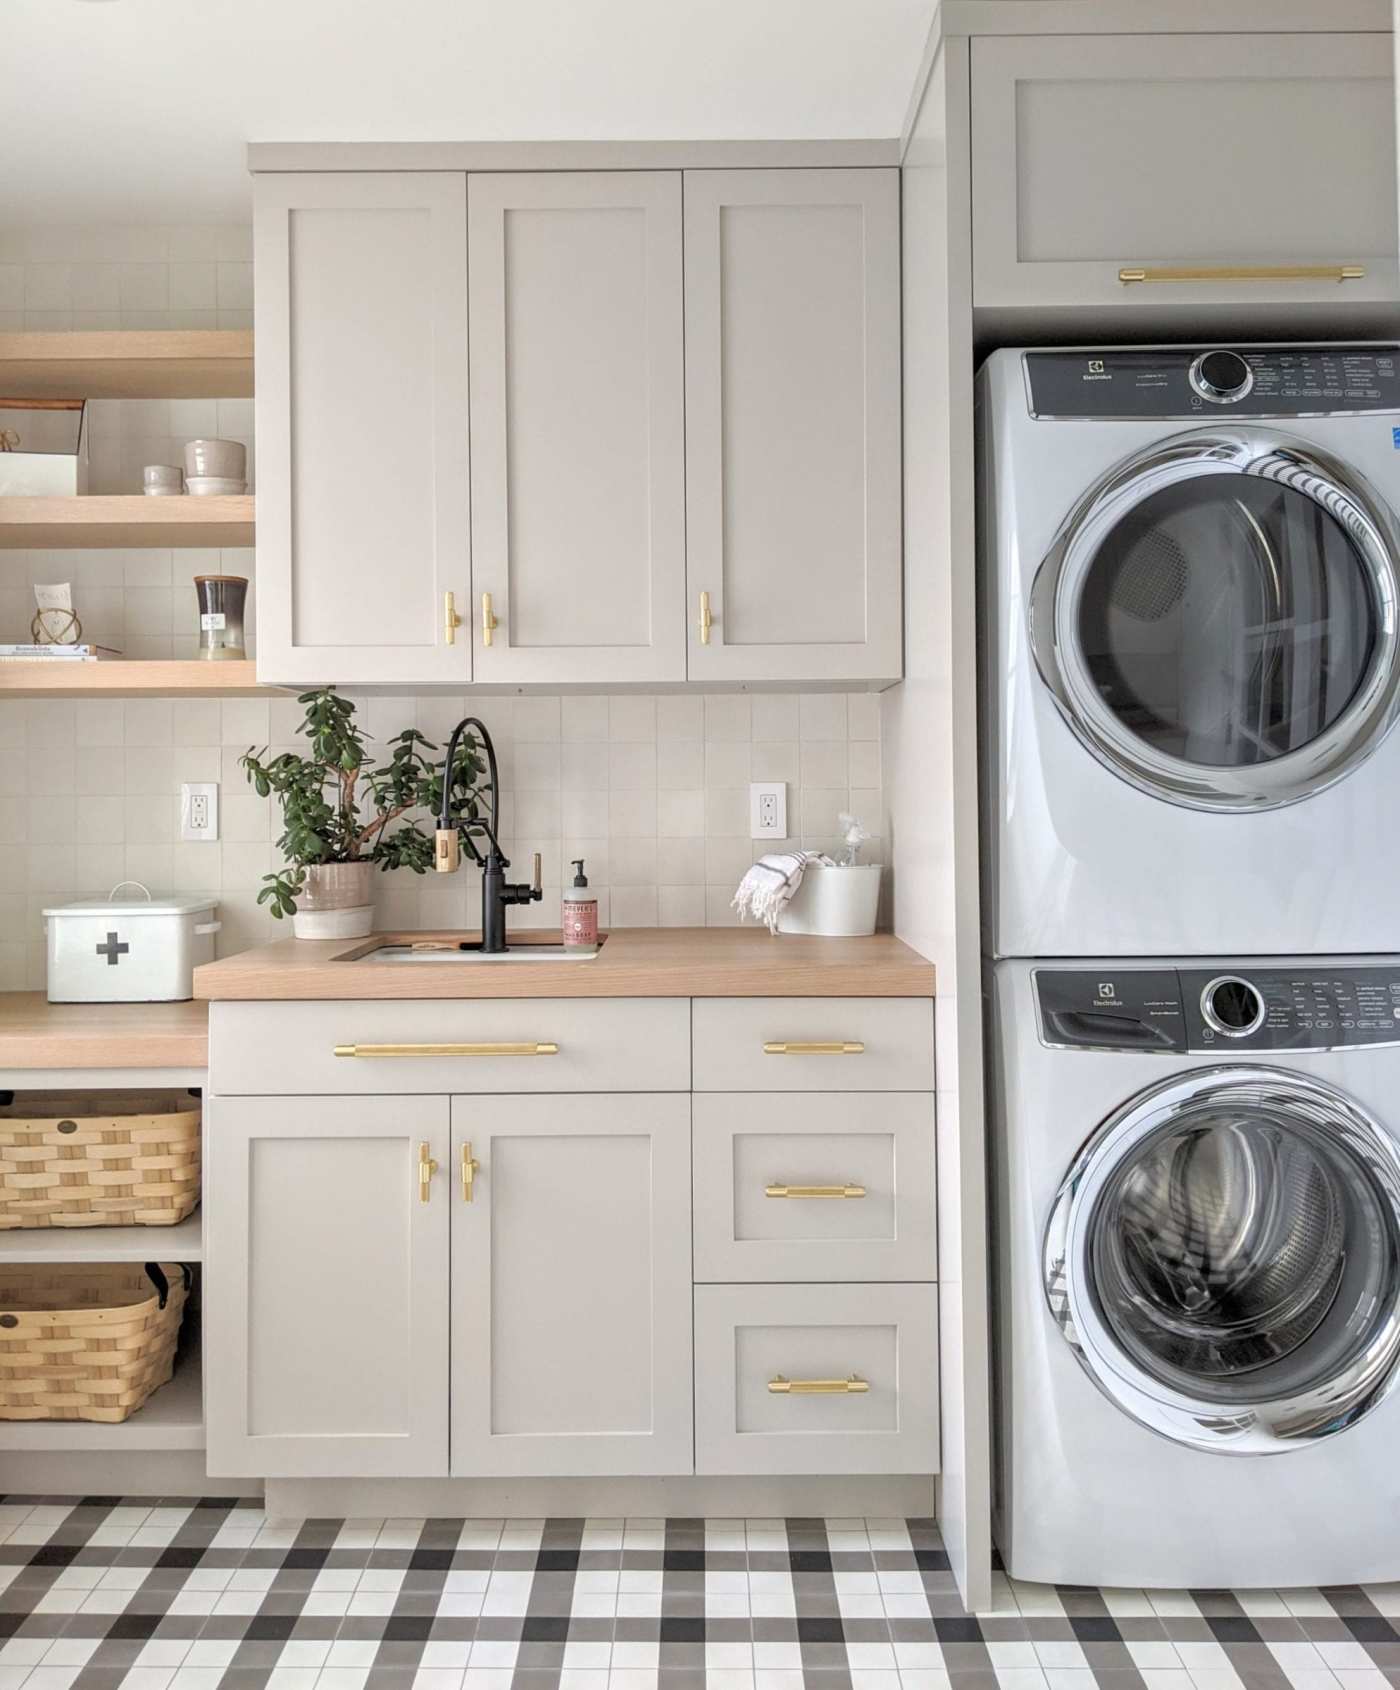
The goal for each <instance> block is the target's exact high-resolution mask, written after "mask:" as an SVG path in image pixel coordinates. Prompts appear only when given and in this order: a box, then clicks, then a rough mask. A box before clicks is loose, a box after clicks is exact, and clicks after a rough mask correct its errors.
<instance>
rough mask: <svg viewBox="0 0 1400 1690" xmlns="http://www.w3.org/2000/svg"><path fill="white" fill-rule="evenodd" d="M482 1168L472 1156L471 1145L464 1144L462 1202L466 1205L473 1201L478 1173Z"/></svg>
mask: <svg viewBox="0 0 1400 1690" xmlns="http://www.w3.org/2000/svg"><path fill="white" fill-rule="evenodd" d="M480 1166H481V1163H480V1162H478V1161H477V1159H476V1157H475V1156H473V1155H472V1147H471V1145H470V1144H469V1143H468V1144H464V1145H463V1146H462V1201H463V1202H464V1203H470V1202H471V1201H472V1197H473V1192H474V1188H475V1184H476V1171H477V1169H478V1168H479V1167H480Z"/></svg>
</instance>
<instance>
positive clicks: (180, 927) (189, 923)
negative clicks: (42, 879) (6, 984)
mask: <svg viewBox="0 0 1400 1690" xmlns="http://www.w3.org/2000/svg"><path fill="white" fill-rule="evenodd" d="M118 890H120V888H118ZM216 907H217V905H216V902H215V900H214V899H213V898H151V897H149V896H148V897H146V898H115V897H114V898H94V899H91V900H88V901H86V902H82V903H76V904H59V905H57V906H56V907H55V908H53V909H47V910H45V911H44V922H45V925H46V927H47V929H48V951H49V1002H50V1003H174V1002H177V1001H180V1000H182V999H185V998H190V997H193V996H194V984H193V975H194V971H195V969H196V968H197V967H198V966H199V964H200V963H202V962H212V961H213V960H214V935H215V934H216V933H217V932H218V931H219V927H220V925H221V924H220V922H219V921H218V920H217V919H216V918H215V915H214V911H215V909H216Z"/></svg>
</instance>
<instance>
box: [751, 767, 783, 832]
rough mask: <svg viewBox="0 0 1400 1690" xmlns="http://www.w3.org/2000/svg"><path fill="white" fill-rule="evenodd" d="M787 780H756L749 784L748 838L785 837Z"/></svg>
mask: <svg viewBox="0 0 1400 1690" xmlns="http://www.w3.org/2000/svg"><path fill="white" fill-rule="evenodd" d="M787 836H788V829H787V782H786V781H785V780H756V781H753V782H751V783H750V786H749V838H750V839H786V838H787Z"/></svg>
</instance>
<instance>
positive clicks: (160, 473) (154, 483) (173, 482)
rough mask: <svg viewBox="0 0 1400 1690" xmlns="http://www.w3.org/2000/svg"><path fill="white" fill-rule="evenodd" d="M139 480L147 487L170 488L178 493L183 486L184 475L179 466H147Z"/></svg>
mask: <svg viewBox="0 0 1400 1690" xmlns="http://www.w3.org/2000/svg"><path fill="white" fill-rule="evenodd" d="M141 480H142V481H143V482H144V484H145V485H146V486H147V487H171V488H173V489H174V490H175V491H176V492H177V493H178V492H179V491H180V489H181V488H182V487H183V486H184V484H185V474H184V471H183V470H182V469H181V468H180V466H179V464H147V465H146V466H145V468H144V469H143V470H142V471H141Z"/></svg>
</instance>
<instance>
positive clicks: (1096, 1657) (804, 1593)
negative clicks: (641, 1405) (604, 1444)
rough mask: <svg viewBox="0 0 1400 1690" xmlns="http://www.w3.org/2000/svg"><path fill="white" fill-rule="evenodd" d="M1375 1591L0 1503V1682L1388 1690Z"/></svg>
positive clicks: (644, 1524)
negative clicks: (978, 1587)
mask: <svg viewBox="0 0 1400 1690" xmlns="http://www.w3.org/2000/svg"><path fill="white" fill-rule="evenodd" d="M1396 1617H1400V1586H1394V1585H1387V1586H1370V1587H1366V1588H1364V1589H1363V1588H1361V1587H1359V1586H1348V1587H1345V1588H1337V1589H1328V1590H1285V1591H1278V1592H1266V1593H1260V1592H1253V1593H1238V1594H1232V1593H1231V1592H1229V1591H1219V1590H1212V1591H1206V1590H1197V1591H1191V1592H1184V1591H1183V1592H1176V1593H1172V1594H1163V1593H1161V1592H1156V1593H1151V1594H1145V1593H1143V1592H1141V1591H1132V1590H1091V1589H1083V1588H1077V1587H1076V1588H1068V1587H1060V1588H1056V1587H1052V1586H1048V1585H1017V1584H1013V1583H1012V1582H1011V1581H1009V1580H1007V1579H1005V1578H1004V1577H1001V1576H1000V1575H998V1578H997V1581H996V1593H995V1607H994V1609H993V1610H992V1611H991V1612H989V1613H986V1614H982V1615H979V1616H977V1617H976V1618H973V1617H971V1616H969V1615H967V1614H966V1613H964V1611H963V1609H962V1607H961V1606H960V1605H959V1603H958V1599H957V1595H956V1593H955V1591H954V1588H953V1581H952V1578H951V1575H950V1574H949V1571H948V1562H947V1558H946V1556H945V1555H944V1553H943V1550H942V1547H941V1545H940V1543H939V1538H938V1532H937V1529H936V1528H935V1526H934V1524H933V1522H932V1521H930V1520H805V1519H804V1520H626V1521H623V1520H568V1519H551V1520H504V1521H502V1520H466V1521H462V1520H428V1521H423V1520H308V1521H306V1522H305V1523H304V1524H303V1525H301V1526H300V1527H299V1528H296V1529H290V1530H283V1529H273V1528H271V1527H269V1526H267V1525H266V1524H265V1522H264V1519H263V1515H262V1512H261V1508H260V1506H259V1505H258V1504H256V1503H233V1502H223V1501H215V1500H207V1501H204V1502H201V1503H199V1504H197V1505H191V1504H190V1503H189V1502H187V1501H186V1502H180V1503H169V1504H165V1503H157V1504H155V1505H152V1504H151V1503H150V1502H123V1501H121V1500H120V1499H117V1498H112V1497H87V1498H84V1499H83V1500H82V1501H76V1502H75V1501H73V1500H72V1499H66V1500H65V1499H54V1498H43V1497H9V1498H5V1499H4V1500H3V1501H0V1640H2V1641H0V1690H118V1687H119V1686H120V1690H1390V1687H1391V1686H1392V1685H1400V1638H1397V1631H1396V1629H1395V1620H1396Z"/></svg>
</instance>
